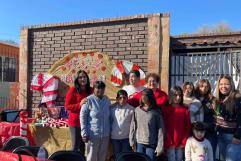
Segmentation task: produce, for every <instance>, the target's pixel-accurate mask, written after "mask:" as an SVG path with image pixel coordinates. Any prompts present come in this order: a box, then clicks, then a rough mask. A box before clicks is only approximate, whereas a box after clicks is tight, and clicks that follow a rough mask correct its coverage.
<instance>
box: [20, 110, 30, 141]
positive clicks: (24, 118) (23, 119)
mask: <svg viewBox="0 0 241 161" xmlns="http://www.w3.org/2000/svg"><path fill="white" fill-rule="evenodd" d="M19 115H20V136H22V137H27V128H28V124H27V123H28V113H27V112H26V111H21V112H20V114H19Z"/></svg>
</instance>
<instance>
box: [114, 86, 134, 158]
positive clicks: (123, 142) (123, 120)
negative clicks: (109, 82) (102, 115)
mask: <svg viewBox="0 0 241 161" xmlns="http://www.w3.org/2000/svg"><path fill="white" fill-rule="evenodd" d="M127 99H128V95H127V92H126V91H125V90H119V91H118V92H117V97H116V103H115V104H113V105H111V142H112V146H113V152H114V155H115V156H116V155H117V154H118V153H120V152H128V151H130V150H131V148H130V144H129V131H130V124H131V119H132V115H133V113H134V108H133V107H132V106H131V105H129V104H128V103H126V102H127Z"/></svg>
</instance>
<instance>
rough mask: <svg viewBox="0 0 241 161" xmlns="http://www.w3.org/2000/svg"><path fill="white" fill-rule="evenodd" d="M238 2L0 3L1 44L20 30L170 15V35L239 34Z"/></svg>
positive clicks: (45, 0)
mask: <svg viewBox="0 0 241 161" xmlns="http://www.w3.org/2000/svg"><path fill="white" fill-rule="evenodd" d="M240 7H241V1H240V0H232V1H231V0H230V1H228V0H169V1H168V0H38V1H37V0H1V3H0V40H2V39H5V40H13V41H16V42H19V35H20V28H21V26H27V25H34V24H46V23H58V22H71V21H79V20H92V19H98V18H112V17H122V16H132V15H137V14H146V13H170V31H171V35H179V34H182V33H194V32H195V31H197V30H198V28H199V27H201V26H203V25H209V26H213V25H215V24H218V23H220V22H225V23H227V24H229V25H230V27H231V28H232V29H233V30H234V31H241V8H240Z"/></svg>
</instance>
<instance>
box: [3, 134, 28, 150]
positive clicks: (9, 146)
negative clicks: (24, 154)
mask: <svg viewBox="0 0 241 161" xmlns="http://www.w3.org/2000/svg"><path fill="white" fill-rule="evenodd" d="M20 146H29V141H28V139H27V138H25V137H21V136H11V137H10V138H8V140H7V141H6V142H5V143H4V144H3V147H2V151H13V150H14V149H16V148H17V147H20Z"/></svg>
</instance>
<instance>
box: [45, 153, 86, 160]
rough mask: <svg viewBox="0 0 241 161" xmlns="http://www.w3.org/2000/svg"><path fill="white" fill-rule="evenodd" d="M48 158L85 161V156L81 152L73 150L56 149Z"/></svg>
mask: <svg viewBox="0 0 241 161" xmlns="http://www.w3.org/2000/svg"><path fill="white" fill-rule="evenodd" d="M48 159H50V160H55V161H85V157H84V156H83V155H82V154H81V153H79V152H74V151H57V152H55V153H53V154H52V155H51V156H50V157H49V158H48Z"/></svg>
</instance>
